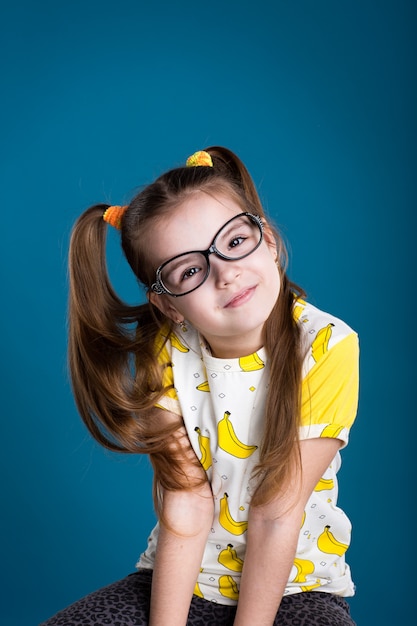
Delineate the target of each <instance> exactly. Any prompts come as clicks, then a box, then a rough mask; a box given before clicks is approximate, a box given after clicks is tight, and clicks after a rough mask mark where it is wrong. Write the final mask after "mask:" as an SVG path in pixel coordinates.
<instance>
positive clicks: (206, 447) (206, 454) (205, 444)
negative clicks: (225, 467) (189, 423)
mask: <svg viewBox="0 0 417 626" xmlns="http://www.w3.org/2000/svg"><path fill="white" fill-rule="evenodd" d="M194 430H195V432H196V433H197V434H198V445H199V447H200V452H201V458H200V463H201V465H202V466H203V469H204V470H205V471H207V470H208V469H209V467H211V463H212V460H211V450H210V437H207V436H206V435H203V433H202V432H201V428H199V427H198V426H196V427H195V428H194Z"/></svg>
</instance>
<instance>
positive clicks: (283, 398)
mask: <svg viewBox="0 0 417 626" xmlns="http://www.w3.org/2000/svg"><path fill="white" fill-rule="evenodd" d="M206 152H208V153H209V154H210V155H211V158H212V161H213V167H204V166H200V167H180V168H176V169H173V170H170V171H169V172H167V173H165V174H163V175H162V176H160V177H159V178H158V179H157V180H156V181H155V182H154V183H152V184H150V185H148V186H147V187H145V188H144V189H143V191H141V192H140V193H139V194H138V195H137V196H136V197H135V198H133V200H132V201H131V203H130V205H129V207H128V209H127V211H126V213H125V214H124V216H123V220H122V224H121V241H122V248H123V251H124V254H125V256H126V259H127V261H128V263H129V265H130V267H131V268H132V270H133V272H134V274H135V275H136V277H137V278H138V280H139V281H140V282H141V283H142V284H143V285H144V286H145V287H146V288H148V289H149V287H150V285H151V284H152V282H153V280H154V276H155V270H156V267H155V266H154V264H153V262H152V258H151V249H150V247H149V241H150V237H149V233H150V231H151V230H152V227H153V226H154V225H155V223H156V221H157V220H163V219H164V215H165V214H166V213H167V212H171V211H172V209H173V208H175V207H176V206H178V205H179V204H181V203H182V202H183V201H184V200H185V199H186V198H188V197H190V195H191V194H194V193H196V192H205V193H208V194H211V195H215V194H219V193H221V194H222V195H225V194H226V195H227V196H228V197H231V198H232V199H233V200H234V201H235V202H236V203H237V204H238V205H239V206H240V207H241V208H242V211H249V212H251V213H254V214H257V215H259V216H261V217H263V218H265V215H264V211H263V208H262V204H261V202H260V199H259V196H258V193H257V191H256V188H255V185H254V183H253V181H252V179H251V177H250V175H249V173H248V171H247V169H246V167H245V166H244V165H243V163H242V162H241V161H240V159H239V158H238V157H237V156H236V155H235V154H233V152H231V151H230V150H227V149H226V148H222V147H211V148H207V149H206ZM107 208H108V205H104V204H101V205H96V206H93V207H91V208H89V209H88V210H87V211H85V213H83V214H82V215H81V217H80V218H79V219H78V220H77V222H76V224H75V226H74V229H73V232H72V236H71V242H70V251H69V278H70V296H69V367H70V373H71V380H72V386H73V390H74V396H75V400H76V403H77V407H78V410H79V412H80V414H81V417H82V418H83V420H84V422H85V424H86V426H87V428H88V429H89V431H90V432H91V434H92V435H93V437H94V438H95V439H96V440H97V441H98V442H99V443H100V444H102V445H104V446H105V447H106V448H108V449H110V450H115V451H118V452H140V453H147V454H149V455H150V458H151V462H152V464H153V467H154V475H155V478H154V494H157V493H158V492H159V490H160V489H161V488H165V489H184V488H188V487H189V486H190V484H189V481H188V480H187V476H186V474H185V472H184V469H183V468H184V465H183V464H182V460H181V454H180V452H179V450H180V449H181V447H180V446H179V445H176V444H177V438H176V437H173V436H171V437H170V435H174V433H176V432H178V429H179V427H180V426H181V425H182V420H181V418H180V417H178V421H177V422H176V423H172V424H170V425H169V426H164V427H161V426H160V421H161V420H158V409H155V405H156V403H157V401H158V399H159V398H161V396H162V395H163V394H164V393H166V392H167V388H166V387H164V383H163V380H164V371H163V368H164V367H167V365H165V366H164V365H162V364H161V363H160V359H158V356H159V355H158V350H157V349H156V345H158V341H157V336H158V333H159V331H160V329H161V327H162V326H164V327H165V328H166V329H167V332H166V334H167V335H168V336H169V333H170V332H171V331H172V322H170V320H168V319H167V318H166V317H165V316H164V315H163V314H162V313H161V312H160V311H159V310H158V309H157V308H156V307H154V306H152V304H151V303H150V302H147V303H146V304H142V305H139V306H129V305H128V304H126V303H125V302H123V301H122V300H121V299H120V298H119V297H118V296H117V295H116V293H115V291H114V290H113V288H112V285H111V283H110V280H109V276H108V272H107V265H106V233H107V225H106V223H105V222H104V220H103V219H102V217H103V213H104V211H105V210H106V209H107ZM274 234H275V237H276V242H277V250H278V259H279V263H278V266H279V271H280V275H281V290H280V293H279V297H278V299H277V302H276V304H275V306H274V309H273V311H272V313H271V315H270V316H269V318H268V320H267V321H266V322H265V326H264V345H265V348H266V350H267V353H268V358H269V362H270V376H271V380H273V384H271V385H270V386H269V392H268V398H267V404H266V412H265V429H264V436H263V441H262V444H261V447H260V461H259V464H258V466H257V468H256V470H255V474H256V475H257V477H258V479H259V485H258V488H257V490H256V492H255V494H254V496H253V499H252V504H254V505H259V504H263V503H265V502H267V501H268V500H269V499H271V498H272V496H273V495H274V494H276V493H277V490H280V489H283V488H284V486H285V481H286V478H287V476H288V473H289V471H290V468H291V467H292V465H293V463H294V462H296V463H297V462H298V460H299V453H298V450H299V449H298V426H299V413H300V395H301V366H302V360H303V355H302V351H301V346H300V333H299V326H298V324H297V323H296V322H295V321H294V317H293V307H294V300H295V298H296V297H298V296H304V293H303V292H302V290H301V289H300V288H299V287H297V286H296V285H294V284H293V283H292V282H291V281H290V280H289V279H288V277H287V275H286V266H287V253H286V249H285V245H284V243H283V241H282V238H281V236H280V235H279V233H278V232H276V231H275V230H274ZM159 343H160V342H159ZM159 417H160V416H159ZM173 442H174V444H173ZM196 463H197V464H198V463H199V461H198V460H197V458H196Z"/></svg>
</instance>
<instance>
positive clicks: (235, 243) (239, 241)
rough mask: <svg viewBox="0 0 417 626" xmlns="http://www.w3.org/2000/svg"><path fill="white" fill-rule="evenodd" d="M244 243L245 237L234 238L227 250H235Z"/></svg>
mask: <svg viewBox="0 0 417 626" xmlns="http://www.w3.org/2000/svg"><path fill="white" fill-rule="evenodd" d="M244 241H245V237H234V238H233V239H232V240H231V242H230V244H229V248H236V247H237V246H240V245H241V244H242V243H243V242H244Z"/></svg>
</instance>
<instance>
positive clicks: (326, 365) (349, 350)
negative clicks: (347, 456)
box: [300, 332, 359, 445]
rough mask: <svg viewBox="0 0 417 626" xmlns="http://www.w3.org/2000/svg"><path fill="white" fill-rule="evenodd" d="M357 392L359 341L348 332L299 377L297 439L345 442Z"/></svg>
mask: <svg viewBox="0 0 417 626" xmlns="http://www.w3.org/2000/svg"><path fill="white" fill-rule="evenodd" d="M358 393H359V344H358V337H357V335H356V333H354V332H352V333H350V334H349V335H347V337H345V338H344V339H341V340H340V341H338V342H337V343H336V344H335V345H334V346H333V347H332V348H331V349H330V350H328V352H326V353H325V354H324V355H323V356H322V357H321V358H320V360H318V362H317V363H316V364H315V365H314V366H313V367H312V368H311V370H310V371H309V372H308V374H307V375H306V376H305V378H304V380H303V383H302V392H301V428H300V439H312V438H315V437H333V438H336V439H341V440H342V441H343V442H344V445H346V444H347V442H348V439H349V429H350V427H351V426H352V424H353V422H354V419H355V417H356V411H357V407H358Z"/></svg>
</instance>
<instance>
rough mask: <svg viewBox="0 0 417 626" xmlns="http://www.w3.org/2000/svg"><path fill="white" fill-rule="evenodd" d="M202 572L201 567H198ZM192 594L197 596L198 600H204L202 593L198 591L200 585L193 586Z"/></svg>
mask: <svg viewBox="0 0 417 626" xmlns="http://www.w3.org/2000/svg"><path fill="white" fill-rule="evenodd" d="M202 571H203V568H202V567H200V572H202ZM193 594H194V595H195V596H198V597H199V598H204V596H203V592H202V591H201V589H200V585H199V584H198V583H196V584H195V586H194V591H193Z"/></svg>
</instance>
